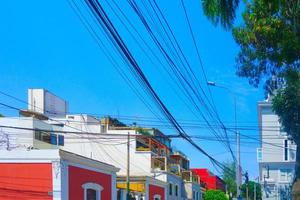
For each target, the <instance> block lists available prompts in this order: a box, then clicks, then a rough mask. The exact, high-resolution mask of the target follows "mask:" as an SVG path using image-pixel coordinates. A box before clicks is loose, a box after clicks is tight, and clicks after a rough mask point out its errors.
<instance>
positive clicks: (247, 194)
mask: <svg viewBox="0 0 300 200" xmlns="http://www.w3.org/2000/svg"><path fill="white" fill-rule="evenodd" d="M246 197H247V200H249V189H248V183H246Z"/></svg>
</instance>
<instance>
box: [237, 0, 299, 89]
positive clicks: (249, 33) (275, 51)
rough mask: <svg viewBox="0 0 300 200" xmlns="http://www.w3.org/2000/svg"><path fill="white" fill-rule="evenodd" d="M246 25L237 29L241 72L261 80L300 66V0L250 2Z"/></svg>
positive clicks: (245, 16) (250, 79) (245, 13)
mask: <svg viewBox="0 0 300 200" xmlns="http://www.w3.org/2000/svg"><path fill="white" fill-rule="evenodd" d="M243 20H244V23H243V25H240V26H237V27H235V28H233V36H234V38H235V40H236V42H237V43H238V44H239V45H240V52H239V54H238V56H237V74H238V75H239V76H242V77H247V78H248V79H249V83H250V84H252V85H254V86H256V87H257V86H258V85H259V83H260V80H261V79H263V78H264V79H270V77H271V76H272V75H273V74H278V73H282V72H284V71H286V69H289V68H294V69H299V67H300V66H299V65H300V0H273V1H268V0H256V1H251V3H249V4H247V5H246V10H245V11H244V13H243Z"/></svg>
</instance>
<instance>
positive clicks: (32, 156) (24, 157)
mask: <svg viewBox="0 0 300 200" xmlns="http://www.w3.org/2000/svg"><path fill="white" fill-rule="evenodd" d="M0 170H1V177H0V182H1V187H0V198H1V199H24V200H29V199H36V200H39V199H40V200H42V199H43V200H44V199H49V200H50V199H53V200H63V199H69V200H99V199H100V200H101V199H112V200H116V199H117V196H116V195H117V192H116V172H117V171H118V170H119V169H118V168H116V167H114V166H112V165H108V164H105V163H101V162H99V161H96V160H92V159H89V158H86V157H82V156H79V155H76V154H73V153H70V152H66V151H62V150H58V149H52V150H28V151H24V150H13V151H6V150H1V151H0Z"/></svg>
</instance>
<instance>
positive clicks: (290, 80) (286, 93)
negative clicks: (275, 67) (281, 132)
mask: <svg viewBox="0 0 300 200" xmlns="http://www.w3.org/2000/svg"><path fill="white" fill-rule="evenodd" d="M285 80H286V85H285V87H284V88H282V89H279V90H278V91H277V94H276V96H275V97H274V99H273V109H274V111H275V113H276V114H277V115H278V116H279V117H280V122H281V123H282V125H283V127H284V129H285V131H286V132H287V133H288V134H289V135H290V136H291V138H292V139H293V141H295V143H296V144H297V145H298V147H297V152H296V166H295V177H296V182H298V183H297V184H294V187H293V195H294V198H293V199H300V187H299V184H300V117H299V116H300V74H299V72H298V71H296V70H294V69H288V70H287V72H286V73H285Z"/></svg>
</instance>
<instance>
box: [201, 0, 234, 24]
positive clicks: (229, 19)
mask: <svg viewBox="0 0 300 200" xmlns="http://www.w3.org/2000/svg"><path fill="white" fill-rule="evenodd" d="M238 5H239V0H202V7H203V10H204V14H205V15H206V16H207V17H208V19H209V20H211V21H212V22H213V24H215V25H218V24H221V26H222V27H224V28H225V29H229V28H231V27H232V24H233V22H234V19H235V11H236V9H237V8H238Z"/></svg>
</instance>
